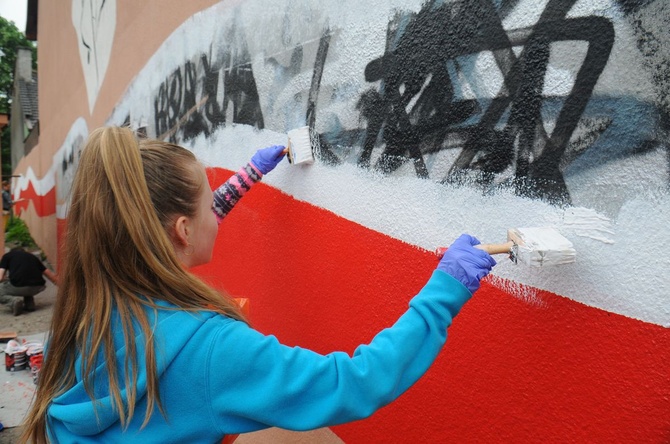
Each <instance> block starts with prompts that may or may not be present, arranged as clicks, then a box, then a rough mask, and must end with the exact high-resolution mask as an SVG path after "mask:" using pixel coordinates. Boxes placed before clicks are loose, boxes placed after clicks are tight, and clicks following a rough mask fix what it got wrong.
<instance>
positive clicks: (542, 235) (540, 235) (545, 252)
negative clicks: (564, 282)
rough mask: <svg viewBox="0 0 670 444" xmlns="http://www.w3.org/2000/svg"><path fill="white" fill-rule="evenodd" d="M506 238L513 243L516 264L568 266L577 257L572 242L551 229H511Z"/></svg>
mask: <svg viewBox="0 0 670 444" xmlns="http://www.w3.org/2000/svg"><path fill="white" fill-rule="evenodd" d="M507 238H508V239H509V240H512V241H514V242H515V248H514V249H515V250H516V260H517V262H519V263H523V264H526V265H528V266H530V267H546V266H552V265H561V264H570V263H572V262H574V261H575V258H576V256H577V252H576V251H575V248H574V247H573V245H572V242H570V241H569V240H568V239H566V238H565V237H564V236H562V235H561V233H559V232H558V230H556V229H554V228H551V227H526V228H511V229H509V230H508V234H507Z"/></svg>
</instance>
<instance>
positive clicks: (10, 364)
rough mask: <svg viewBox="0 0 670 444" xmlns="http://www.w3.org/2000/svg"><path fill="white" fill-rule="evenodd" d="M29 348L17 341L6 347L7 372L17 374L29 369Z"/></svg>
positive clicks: (10, 342)
mask: <svg viewBox="0 0 670 444" xmlns="http://www.w3.org/2000/svg"><path fill="white" fill-rule="evenodd" d="M26 351H27V348H26V347H24V346H23V345H21V344H19V343H18V342H17V341H15V340H13V339H12V340H11V341H9V342H8V343H7V347H5V370H7V371H8V372H16V371H19V370H25V369H26V368H27V367H28V356H27V355H26Z"/></svg>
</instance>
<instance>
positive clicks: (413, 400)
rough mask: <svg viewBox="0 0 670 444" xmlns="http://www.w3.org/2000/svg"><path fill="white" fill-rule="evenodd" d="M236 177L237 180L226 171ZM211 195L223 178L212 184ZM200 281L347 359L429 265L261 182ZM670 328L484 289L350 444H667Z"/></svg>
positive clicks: (260, 323) (413, 252) (349, 429)
mask: <svg viewBox="0 0 670 444" xmlns="http://www.w3.org/2000/svg"><path fill="white" fill-rule="evenodd" d="M231 174H232V173H231ZM211 176H212V178H213V180H212V186H215V185H217V184H218V183H219V181H220V180H221V179H223V178H225V177H226V176H227V175H226V172H225V171H221V170H219V171H216V172H213V173H212V174H211ZM216 251H217V255H216V257H215V259H214V260H213V261H212V263H211V264H210V265H208V266H204V267H200V268H198V269H197V270H196V271H197V273H198V274H200V275H201V276H203V277H204V278H206V279H208V280H209V281H211V282H212V283H213V284H214V285H216V286H217V287H218V288H222V289H225V290H227V291H228V292H229V293H230V294H232V295H234V296H238V297H239V296H244V297H248V298H250V306H251V314H252V316H251V320H252V323H253V325H254V326H255V327H257V328H258V329H259V330H261V331H263V332H265V333H268V334H270V333H272V334H275V335H276V336H278V338H279V339H280V340H282V341H283V342H285V343H287V344H290V345H300V346H302V347H307V348H312V349H314V350H316V351H318V352H321V353H328V352H331V351H336V350H344V351H347V352H353V350H354V348H355V347H356V346H357V345H358V344H361V343H366V342H368V341H369V340H370V339H371V338H372V336H373V335H374V334H375V333H376V332H378V331H379V330H380V329H382V328H384V327H386V326H389V325H391V324H392V323H393V322H394V321H395V319H396V318H397V317H398V316H399V315H400V314H401V313H402V312H403V311H404V310H405V308H406V306H407V303H408V301H409V299H410V297H411V296H412V295H414V294H415V293H416V292H418V290H419V289H420V288H421V286H422V285H423V283H424V282H425V281H426V279H427V278H428V276H429V274H430V272H431V270H432V269H433V268H434V266H435V263H436V259H435V256H434V255H433V253H432V252H430V251H425V250H421V249H418V248H416V247H414V246H411V245H408V244H405V243H403V242H399V241H397V240H394V239H392V238H389V237H388V236H385V235H383V234H380V233H377V232H375V231H371V230H369V229H366V228H365V227H362V226H360V225H358V224H355V223H352V222H350V221H347V220H345V219H342V218H340V217H338V216H336V215H334V214H332V213H330V212H328V211H324V210H322V209H319V208H316V207H314V206H312V205H309V204H306V203H304V202H300V201H297V200H295V199H293V198H292V197H290V196H288V195H286V194H284V193H281V192H279V191H277V190H276V189H273V188H271V187H268V186H266V185H264V184H259V185H257V186H256V187H255V188H254V189H253V190H252V191H251V192H250V193H249V194H248V195H247V196H245V197H244V199H243V200H242V201H240V203H239V204H238V206H237V207H236V208H235V210H234V211H233V212H232V213H231V214H230V215H229V216H228V218H227V219H225V221H224V223H223V224H222V225H221V226H220V232H219V236H218V238H217V244H216ZM668 358H670V331H668V329H666V328H663V327H660V326H656V325H652V324H647V323H644V322H640V321H635V320H632V319H630V318H626V317H623V316H620V315H616V314H612V313H608V312H605V311H602V310H598V309H594V308H590V307H587V306H584V305H582V304H579V303H576V302H574V301H571V300H569V299H566V298H564V297H560V296H557V295H555V294H551V293H549V292H540V294H539V298H538V299H536V300H535V301H534V302H533V303H528V301H523V300H521V299H519V298H518V297H515V296H513V295H510V294H507V293H504V292H502V291H500V290H499V289H497V288H496V287H494V286H492V285H489V284H487V283H486V282H485V283H484V284H483V286H482V289H481V291H480V292H478V293H477V294H476V295H475V296H474V297H473V299H472V300H471V301H470V302H469V303H468V304H467V305H466V306H465V308H464V309H463V311H462V312H461V313H460V314H459V315H458V316H457V317H456V319H455V321H454V324H453V326H452V327H451V328H450V329H449V338H448V340H447V345H446V348H445V350H444V351H443V353H442V354H441V356H440V357H439V358H438V360H437V362H436V364H435V366H434V367H432V368H431V369H430V370H429V372H428V373H427V374H426V375H425V376H424V378H422V379H421V380H420V381H419V382H418V383H417V384H416V385H415V386H414V387H412V388H411V389H410V390H409V391H408V392H407V393H405V394H404V395H403V396H402V397H401V398H400V399H399V400H398V401H397V402H396V403H394V404H392V405H390V406H387V407H385V408H384V409H382V410H381V411H379V412H378V413H376V414H375V415H373V416H372V417H371V418H370V419H368V420H365V421H359V422H356V423H353V424H348V425H343V426H339V427H335V428H334V429H333V430H334V431H335V432H336V433H337V434H338V435H339V436H340V437H341V438H342V439H343V440H344V441H345V442H350V443H356V442H360V443H364V442H383V441H387V440H389V439H391V440H393V441H394V442H436V441H443V440H449V439H450V438H451V437H453V438H454V439H456V440H457V441H458V442H487V443H510V442H544V443H559V442H603V443H604V442H621V443H624V442H649V443H654V442H658V443H660V442H663V440H664V439H665V438H663V437H666V438H670V434H669V433H670V422H669V417H668V399H670V385H668V383H667V382H668V374H667V372H666V371H665V369H667V365H666V363H667V360H668Z"/></svg>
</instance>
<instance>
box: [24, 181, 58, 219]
mask: <svg viewBox="0 0 670 444" xmlns="http://www.w3.org/2000/svg"><path fill="white" fill-rule="evenodd" d="M30 202H32V203H33V205H34V207H35V211H36V212H37V215H38V216H39V217H45V216H51V215H53V214H56V188H55V187H54V188H51V189H50V190H49V191H48V192H47V194H45V195H44V196H40V195H38V194H37V192H36V191H35V188H34V187H33V184H32V182H28V188H26V189H25V190H23V191H21V200H20V201H18V202H16V204H15V205H14V213H15V214H21V212H23V211H25V210H26V209H27V208H28V205H29V204H30Z"/></svg>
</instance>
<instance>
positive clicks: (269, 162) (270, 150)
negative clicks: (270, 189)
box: [251, 145, 286, 174]
mask: <svg viewBox="0 0 670 444" xmlns="http://www.w3.org/2000/svg"><path fill="white" fill-rule="evenodd" d="M285 149H286V147H284V146H281V145H272V146H270V147H267V148H261V149H260V150H258V151H256V154H254V156H253V157H252V158H251V163H252V164H253V165H254V166H255V167H256V168H257V169H258V171H260V172H261V173H263V174H267V173H269V172H270V171H272V170H274V168H275V167H276V166H277V165H279V162H281V160H282V159H283V158H284V156H285V155H286V153H285V152H284V150H285Z"/></svg>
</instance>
